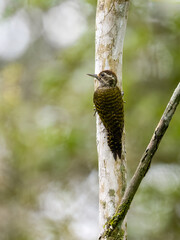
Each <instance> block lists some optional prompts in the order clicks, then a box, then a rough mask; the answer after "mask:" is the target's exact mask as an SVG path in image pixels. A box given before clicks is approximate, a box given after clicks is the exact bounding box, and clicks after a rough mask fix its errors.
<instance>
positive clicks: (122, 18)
mask: <svg viewBox="0 0 180 240" xmlns="http://www.w3.org/2000/svg"><path fill="white" fill-rule="evenodd" d="M128 6H129V1H128V0H98V3H97V13H96V59H95V72H96V73H99V72H100V71H102V70H107V69H109V70H112V71H113V72H115V73H116V75H117V77H118V86H119V87H120V88H121V89H122V53H123V42H124V36H125V32H126V24H127V13H128ZM97 86H98V83H97V82H95V89H96V88H97ZM96 127H97V150H98V160H99V224H100V232H102V231H103V226H104V224H105V223H106V222H107V220H108V219H109V218H111V217H112V216H113V214H114V213H115V211H116V208H117V206H118V205H119V204H120V202H121V199H122V197H123V194H124V191H125V188H126V160H125V146H124V143H125V142H124V136H123V152H122V159H121V160H120V159H117V161H115V160H114V158H113V155H112V153H111V151H110V149H109V147H108V145H107V135H106V131H105V129H104V126H103V124H102V123H101V121H100V119H99V117H98V116H97V120H96ZM121 239H125V236H124V237H123V238H121Z"/></svg>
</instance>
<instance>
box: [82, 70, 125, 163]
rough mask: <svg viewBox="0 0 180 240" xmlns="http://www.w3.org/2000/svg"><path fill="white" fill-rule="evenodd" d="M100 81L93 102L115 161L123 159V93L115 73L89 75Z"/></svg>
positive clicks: (105, 71) (104, 72) (105, 72)
mask: <svg viewBox="0 0 180 240" xmlns="http://www.w3.org/2000/svg"><path fill="white" fill-rule="evenodd" d="M87 75H88V76H91V77H94V78H96V79H97V80H98V81H99V87H98V88H97V89H96V91H95V92H94V96H93V102H94V105H95V111H96V112H97V113H98V115H99V117H100V119H101V121H102V123H103V125H104V127H105V129H106V130H107V143H108V146H109V148H110V150H111V152H112V154H113V157H114V159H115V160H117V156H118V157H119V159H121V154H122V134H123V128H124V106H123V105H124V102H123V92H122V91H121V89H120V88H119V87H118V86H117V76H116V74H115V73H114V72H113V71H110V70H104V71H101V72H100V73H99V74H87Z"/></svg>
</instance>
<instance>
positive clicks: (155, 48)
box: [0, 0, 180, 240]
mask: <svg viewBox="0 0 180 240" xmlns="http://www.w3.org/2000/svg"><path fill="white" fill-rule="evenodd" d="M95 11H96V0H0V240H42V239H43V240H94V239H97V236H98V172H97V167H98V164H97V153H96V141H95V118H94V116H93V103H92V95H93V81H92V79H90V78H89V77H87V76H86V73H94V51H95V46H94V38H95ZM179 79H180V2H179V1H169V2H168V1H148V0H147V1H144V0H134V1H132V2H131V5H130V11H129V19H128V26H127V33H126V37H125V44H124V59H123V88H124V98H125V101H126V103H125V127H126V151H127V165H128V179H130V177H131V176H132V174H133V172H134V170H135V168H136V166H137V164H138V161H139V159H140V157H141V155H142V153H143V152H144V150H145V148H146V146H147V144H148V141H149V139H150V138H151V135H152V133H153V130H154V128H155V126H156V125H157V123H158V121H159V119H160V117H161V115H162V113H163V111H164V109H165V106H166V104H167V102H168V101H169V98H170V96H171V94H172V92H173V90H174V88H175V87H176V85H177V83H178V82H179ZM179 148H180V111H179V109H177V112H176V113H175V116H174V117H173V119H172V121H171V124H170V127H169V129H168V130H167V132H166V134H165V137H164V138H163V140H162V142H161V144H160V147H159V149H158V152H157V153H156V155H155V157H154V159H153V163H152V166H151V169H150V171H149V173H148V174H147V176H146V178H145V179H144V181H143V183H142V185H141V187H140V189H139V190H138V192H137V194H136V197H135V199H134V202H133V204H132V207H131V209H130V212H129V214H128V218H127V221H128V236H129V240H152V239H153V240H161V239H163V240H165V239H167V240H177V239H179V237H180V165H179V163H180V150H179Z"/></svg>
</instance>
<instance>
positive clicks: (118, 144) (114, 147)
mask: <svg viewBox="0 0 180 240" xmlns="http://www.w3.org/2000/svg"><path fill="white" fill-rule="evenodd" d="M108 146H109V148H110V149H111V152H112V153H113V157H114V159H115V160H117V156H118V157H119V159H121V154H122V141H121V137H120V136H118V137H115V136H114V135H112V134H111V133H108Z"/></svg>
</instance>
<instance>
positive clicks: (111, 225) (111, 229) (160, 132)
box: [99, 83, 180, 240]
mask: <svg viewBox="0 0 180 240" xmlns="http://www.w3.org/2000/svg"><path fill="white" fill-rule="evenodd" d="M179 101H180V83H179V84H178V86H177V87H176V89H175V90H174V93H173V95H172V97H171V99H170V101H169V103H168V105H167V107H166V109H165V111H164V113H163V115H162V117H161V119H160V121H159V123H158V125H157V127H156V129H155V131H154V134H153V136H152V138H151V140H150V142H149V145H148V146H147V148H146V151H145V152H144V153H143V155H142V158H141V160H140V163H139V165H138V167H137V169H136V172H135V174H134V176H133V177H132V179H131V181H130V183H129V186H128V188H127V189H126V191H125V193H124V196H123V198H122V201H121V204H120V205H119V207H118V209H117V211H116V213H115V214H114V216H113V217H112V218H111V219H110V220H109V221H108V222H107V223H106V228H105V231H104V232H103V234H102V235H101V236H100V238H99V239H101V240H102V239H108V240H110V239H112V240H113V239H117V238H116V237H113V236H117V233H118V229H120V228H121V224H122V222H123V220H124V218H125V216H126V214H127V212H128V210H129V207H130V205H131V202H132V200H133V198H134V195H135V193H136V191H137V189H138V187H139V185H140V183H141V181H142V179H143V178H144V176H145V175H146V173H147V171H148V170H149V167H150V164H151V161H152V158H153V156H154V154H155V152H156V150H157V149H158V146H159V143H160V141H161V139H162V137H163V136H164V133H165V132H166V130H167V128H168V126H169V123H170V121H171V118H172V116H173V114H174V112H175V110H176V107H177V106H178V104H179ZM118 239H120V238H118Z"/></svg>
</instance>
